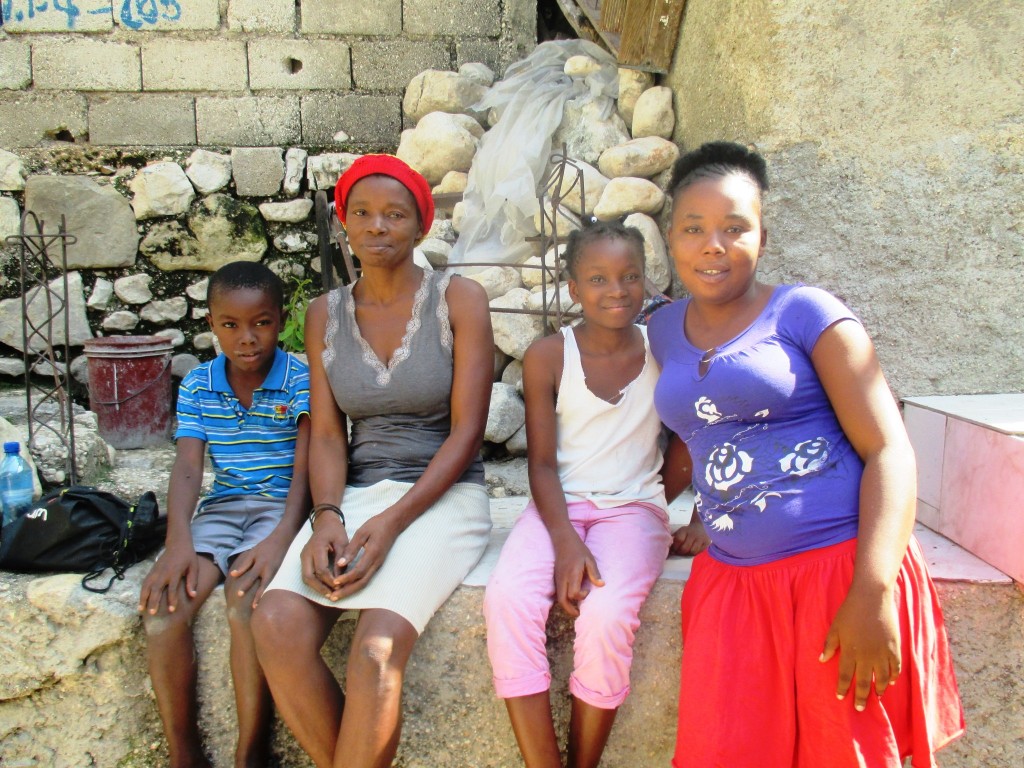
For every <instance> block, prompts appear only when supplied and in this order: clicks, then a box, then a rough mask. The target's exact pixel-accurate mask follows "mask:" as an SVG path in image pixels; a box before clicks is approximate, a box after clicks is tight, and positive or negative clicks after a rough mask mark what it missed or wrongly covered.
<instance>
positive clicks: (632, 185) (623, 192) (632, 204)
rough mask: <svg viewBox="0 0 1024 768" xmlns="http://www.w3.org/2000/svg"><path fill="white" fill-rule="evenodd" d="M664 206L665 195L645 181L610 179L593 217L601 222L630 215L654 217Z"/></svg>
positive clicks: (630, 178) (651, 183)
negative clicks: (641, 214) (644, 214)
mask: <svg viewBox="0 0 1024 768" xmlns="http://www.w3.org/2000/svg"><path fill="white" fill-rule="evenodd" d="M664 205H665V193H664V192H662V191H661V189H660V188H659V187H658V185H657V184H654V183H653V182H650V181H648V180H647V179H637V178H633V177H622V178H619V179H612V180H611V181H610V182H608V186H607V187H605V188H604V192H603V193H602V195H601V201H600V202H599V203H598V204H597V207H595V208H594V215H595V216H597V218H599V219H601V221H611V220H612V219H617V218H619V217H620V216H625V215H626V214H630V213H638V212H639V213H648V214H651V215H654V214H656V213H658V212H659V211H661V209H662V208H663V207H664Z"/></svg>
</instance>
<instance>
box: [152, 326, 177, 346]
mask: <svg viewBox="0 0 1024 768" xmlns="http://www.w3.org/2000/svg"><path fill="white" fill-rule="evenodd" d="M153 335H154V336H156V337H157V338H160V339H168V340H169V341H170V342H171V346H172V347H180V346H181V345H182V344H184V343H185V334H184V333H182V332H181V331H179V330H178V329H177V328H161V329H160V330H159V331H157V332H156V333H154V334H153Z"/></svg>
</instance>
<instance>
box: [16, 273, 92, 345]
mask: <svg viewBox="0 0 1024 768" xmlns="http://www.w3.org/2000/svg"><path fill="white" fill-rule="evenodd" d="M67 281H68V293H67V299H68V301H67V307H66V311H67V313H68V326H69V333H68V339H67V343H68V345H69V346H77V345H79V344H81V343H82V342H83V341H85V340H86V339H91V338H92V330H91V329H90V328H89V318H88V317H86V314H85V294H84V291H83V289H82V275H81V273H80V272H77V271H76V272H68V275H67ZM63 282H64V281H63V280H62V279H61V278H59V277H56V278H54V279H53V280H51V281H50V282H49V284H48V290H49V291H52V292H53V293H54V294H56V295H58V296H62V295H64V285H63ZM41 291H42V288H32V289H30V290H29V291H28V293H27V294H26V297H27V299H26V301H27V304H28V316H29V319H30V320H31V322H32V324H33V325H34V326H35V327H36V328H43V327H44V325H45V323H46V318H47V316H48V315H49V310H48V309H47V306H46V300H45V295H44V294H42V293H41ZM64 311H65V310H60V311H59V312H57V313H56V314H55V315H54V317H53V322H52V335H51V342H52V343H53V344H54V345H57V344H63V343H64V338H65V336H64ZM21 318H22V308H21V299H20V298H15V299H4V300H3V301H0V342H3V343H4V344H6V345H7V346H9V347H14V348H15V349H17V350H20V351H24V345H25V343H24V340H23V338H22V335H21ZM30 346H31V347H32V349H33V351H39V350H40V349H42V348H43V343H42V340H41V339H39V338H38V337H32V338H30Z"/></svg>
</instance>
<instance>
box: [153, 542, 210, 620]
mask: <svg viewBox="0 0 1024 768" xmlns="http://www.w3.org/2000/svg"><path fill="white" fill-rule="evenodd" d="M198 580H199V555H197V554H196V551H195V549H194V548H193V547H192V543H191V539H189V543H188V544H185V543H178V544H168V546H167V549H165V550H164V552H163V554H161V555H160V557H159V558H157V561H156V563H154V564H153V570H151V571H150V572H149V575H148V576H146V579H145V581H143V582H142V591H141V592H140V594H139V613H148V614H150V615H151V616H152V615H155V614H156V612H157V610H158V609H159V607H160V599H161V598H162V597H163V596H164V595H165V594H166V595H167V611H168V613H174V611H175V610H176V609H177V607H178V595H179V594H180V592H181V588H182V586H184V588H185V594H186V595H187V596H188V597H190V598H191V597H195V596H196V589H197V583H198Z"/></svg>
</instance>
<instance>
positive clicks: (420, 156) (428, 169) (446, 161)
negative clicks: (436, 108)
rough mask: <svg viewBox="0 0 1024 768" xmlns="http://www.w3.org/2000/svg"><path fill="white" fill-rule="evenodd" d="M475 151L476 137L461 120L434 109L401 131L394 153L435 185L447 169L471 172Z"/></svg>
mask: <svg viewBox="0 0 1024 768" xmlns="http://www.w3.org/2000/svg"><path fill="white" fill-rule="evenodd" d="M476 150H477V140H476V137H475V136H473V134H472V133H470V132H469V131H467V130H466V128H465V126H464V125H462V123H461V121H460V120H458V119H456V118H455V117H454V116H452V115H449V114H446V113H444V112H431V113H430V114H428V115H425V116H424V117H423V118H422V119H421V120H420V121H419V123H417V125H416V127H415V128H411V129H409V130H405V131H402V138H401V141H400V142H399V145H398V151H397V152H396V153H395V154H396V155H397V156H398V157H399V158H401V159H402V160H404V161H405V162H407V163H408V164H409V165H411V166H412V167H413V168H415V169H416V170H417V171H419V172H420V173H422V174H423V176H424V177H426V179H427V182H428V183H430V184H432V185H433V184H437V183H439V182H440V181H441V179H443V178H444V175H445V174H446V173H448V171H463V172H468V171H469V168H470V166H471V165H472V164H473V156H474V155H475V154H476Z"/></svg>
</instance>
